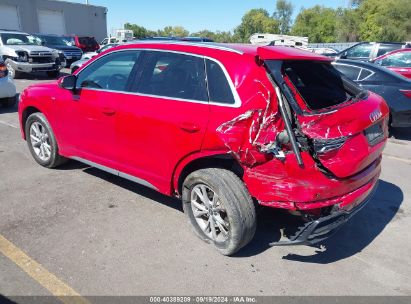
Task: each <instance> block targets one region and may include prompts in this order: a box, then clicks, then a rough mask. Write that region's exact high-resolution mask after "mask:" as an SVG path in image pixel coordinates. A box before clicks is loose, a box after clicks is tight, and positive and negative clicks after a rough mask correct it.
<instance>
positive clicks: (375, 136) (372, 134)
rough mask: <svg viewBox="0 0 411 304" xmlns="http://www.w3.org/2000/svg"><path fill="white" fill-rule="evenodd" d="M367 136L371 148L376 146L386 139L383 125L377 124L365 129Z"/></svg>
mask: <svg viewBox="0 0 411 304" xmlns="http://www.w3.org/2000/svg"><path fill="white" fill-rule="evenodd" d="M364 134H365V136H366V137H367V140H368V143H369V144H370V146H375V145H376V144H378V143H380V142H381V141H382V140H383V139H384V130H383V128H382V123H377V124H375V125H372V126H371V127H369V128H367V129H365V131H364Z"/></svg>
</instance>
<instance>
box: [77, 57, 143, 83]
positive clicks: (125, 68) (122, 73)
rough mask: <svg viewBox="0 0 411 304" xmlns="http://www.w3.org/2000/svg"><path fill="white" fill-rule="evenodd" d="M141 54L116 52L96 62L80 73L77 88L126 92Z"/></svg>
mask: <svg viewBox="0 0 411 304" xmlns="http://www.w3.org/2000/svg"><path fill="white" fill-rule="evenodd" d="M139 54H140V52H139V51H123V52H114V53H111V54H108V55H106V56H104V57H102V58H101V59H98V60H96V61H95V62H93V63H91V64H90V65H89V66H87V67H86V68H85V69H84V70H83V71H81V72H80V74H79V75H78V78H77V87H78V88H93V89H100V90H110V91H126V90H127V84H128V82H129V78H130V74H131V71H132V70H133V67H134V65H135V63H136V61H137V58H138V56H139Z"/></svg>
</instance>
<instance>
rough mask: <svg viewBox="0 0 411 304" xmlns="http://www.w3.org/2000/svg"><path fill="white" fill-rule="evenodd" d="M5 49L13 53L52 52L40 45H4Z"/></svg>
mask: <svg viewBox="0 0 411 304" xmlns="http://www.w3.org/2000/svg"><path fill="white" fill-rule="evenodd" d="M6 47H8V48H10V49H13V50H15V51H26V52H29V53H30V52H33V51H34V52H51V53H52V52H53V50H52V49H50V48H48V47H45V46H41V45H6Z"/></svg>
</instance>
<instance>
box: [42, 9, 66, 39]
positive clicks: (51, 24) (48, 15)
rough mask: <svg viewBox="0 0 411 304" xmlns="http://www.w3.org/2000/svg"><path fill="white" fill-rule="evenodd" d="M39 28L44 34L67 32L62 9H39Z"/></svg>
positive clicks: (62, 33)
mask: <svg viewBox="0 0 411 304" xmlns="http://www.w3.org/2000/svg"><path fill="white" fill-rule="evenodd" d="M38 16H39V30H40V33H44V34H57V35H64V34H66V29H65V26H64V16H63V12H62V11H51V10H38Z"/></svg>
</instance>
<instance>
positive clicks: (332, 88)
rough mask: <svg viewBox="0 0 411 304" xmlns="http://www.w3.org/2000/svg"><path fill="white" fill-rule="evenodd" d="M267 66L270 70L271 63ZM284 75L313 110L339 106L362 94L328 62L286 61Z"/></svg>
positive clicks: (283, 67)
mask: <svg viewBox="0 0 411 304" xmlns="http://www.w3.org/2000/svg"><path fill="white" fill-rule="evenodd" d="M267 66H268V67H269V68H270V61H268V63H267ZM272 66H274V65H272ZM282 73H283V75H284V76H286V77H287V78H288V79H289V80H290V81H291V83H292V84H293V85H294V87H295V88H296V90H297V91H298V93H299V94H300V95H301V97H302V98H303V99H304V101H305V103H306V104H307V106H308V107H309V108H310V109H311V110H319V109H323V108H329V107H332V106H335V105H338V104H340V103H343V102H345V101H348V100H349V98H350V97H351V96H353V95H355V94H357V93H359V92H361V89H360V88H359V87H358V86H357V85H356V84H355V83H353V82H352V81H350V80H348V79H347V78H345V77H344V76H343V75H342V74H341V73H340V72H338V71H337V70H336V69H335V68H334V67H333V66H332V65H331V63H328V62H320V61H318V62H317V61H284V62H283V65H282ZM354 91H355V92H354Z"/></svg>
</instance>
